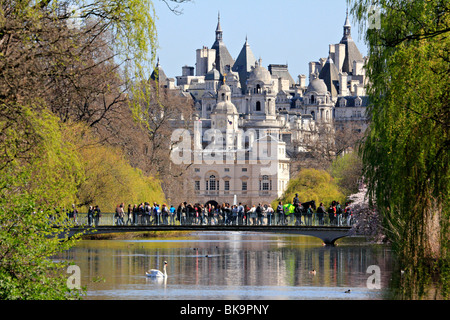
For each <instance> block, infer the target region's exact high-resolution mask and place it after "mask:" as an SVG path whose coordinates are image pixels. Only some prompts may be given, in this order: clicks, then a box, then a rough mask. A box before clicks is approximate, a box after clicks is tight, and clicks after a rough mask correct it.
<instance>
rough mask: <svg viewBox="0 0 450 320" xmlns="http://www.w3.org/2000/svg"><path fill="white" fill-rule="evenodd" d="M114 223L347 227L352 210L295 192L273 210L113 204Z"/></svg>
mask: <svg viewBox="0 0 450 320" xmlns="http://www.w3.org/2000/svg"><path fill="white" fill-rule="evenodd" d="M99 216H100V210H99V209H98V206H97V208H94V207H90V209H89V212H88V224H89V225H92V223H95V225H98V217H99ZM114 221H115V224H116V225H177V224H181V225H292V224H293V225H309V226H311V225H335V226H343V225H347V226H350V225H351V224H352V223H353V213H352V210H351V207H350V206H349V203H346V204H345V206H344V207H342V206H341V205H340V203H339V202H337V201H333V202H332V203H331V204H330V205H329V206H328V208H326V207H325V205H324V204H323V203H320V205H319V207H317V208H316V205H315V202H314V201H309V202H306V203H301V202H300V201H299V200H298V194H296V195H295V197H294V199H293V203H292V204H285V205H283V204H282V202H279V203H278V205H277V207H276V208H275V209H274V208H272V206H271V205H270V204H261V203H259V204H258V205H253V206H251V207H250V206H248V205H245V204H242V203H239V204H238V205H237V204H236V205H230V204H229V203H223V204H221V205H220V204H217V203H215V202H212V201H210V202H207V203H206V204H198V203H197V204H190V203H187V202H183V203H180V204H179V205H178V206H177V207H175V206H173V205H170V206H169V205H167V204H166V203H163V204H162V205H159V204H158V203H156V202H154V203H153V204H150V203H148V202H143V203H141V204H139V205H137V204H135V205H131V204H128V206H125V204H124V203H121V204H119V205H117V207H116V211H115V214H114Z"/></svg>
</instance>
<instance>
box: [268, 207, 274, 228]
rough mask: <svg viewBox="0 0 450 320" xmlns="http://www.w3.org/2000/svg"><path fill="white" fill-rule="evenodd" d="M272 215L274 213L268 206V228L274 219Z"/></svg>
mask: <svg viewBox="0 0 450 320" xmlns="http://www.w3.org/2000/svg"><path fill="white" fill-rule="evenodd" d="M273 213H274V212H273V208H272V205H271V204H269V205H268V206H267V224H268V225H269V226H271V225H272V224H273V219H274V214H273Z"/></svg>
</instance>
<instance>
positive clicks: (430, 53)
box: [349, 0, 450, 265]
mask: <svg viewBox="0 0 450 320" xmlns="http://www.w3.org/2000/svg"><path fill="white" fill-rule="evenodd" d="M349 2H350V3H351V4H352V12H353V13H354V15H355V16H356V18H357V19H358V20H359V22H360V25H361V27H362V28H363V29H364V30H365V40H366V42H367V44H368V49H369V60H368V63H367V66H366V69H367V76H368V78H369V79H370V81H369V85H368V88H367V92H368V94H369V95H370V100H371V106H370V107H369V108H368V113H369V117H370V119H371V123H370V128H369V130H368V131H367V134H366V137H365V143H364V144H363V146H362V150H361V151H362V159H363V163H364V170H363V174H364V177H365V178H366V179H367V182H368V193H369V196H370V197H371V199H372V200H376V205H377V208H378V211H379V212H380V214H381V215H382V217H383V219H384V226H385V228H386V231H387V232H388V236H389V238H390V239H391V240H392V241H393V243H394V247H395V248H396V249H397V251H398V253H399V254H400V257H401V258H402V260H404V261H410V262H411V263H413V265H419V264H421V263H423V262H424V261H427V263H428V262H430V261H431V262H432V261H440V262H445V261H448V260H447V259H448V254H449V251H448V250H449V239H450V234H449V212H450V210H449V205H450V203H449V199H450V192H449V190H450V189H449V181H450V152H449V151H450V148H449V147H450V135H449V127H450V108H449V94H450V90H449V84H450V73H449V72H448V71H449V69H450V37H449V36H450V2H449V1H442V0H430V1H410V0H396V1H393V0H379V1H370V0H359V1H356V0H355V1H349Z"/></svg>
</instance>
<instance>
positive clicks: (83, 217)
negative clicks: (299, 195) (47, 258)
mask: <svg viewBox="0 0 450 320" xmlns="http://www.w3.org/2000/svg"><path fill="white" fill-rule="evenodd" d="M69 219H71V220H72V221H73V220H74V218H69ZM279 221H280V219H279V217H278V214H274V215H273V217H272V218H271V219H270V221H269V219H268V218H267V217H265V218H263V219H262V220H260V219H258V218H256V219H255V220H254V221H253V220H252V219H248V220H247V221H242V219H238V222H237V224H238V225H268V224H271V225H278V224H279V223H278V222H279ZM165 222H167V224H169V225H180V224H194V225H195V224H197V225H198V224H200V223H201V219H200V218H194V219H193V220H192V221H188V220H187V219H186V220H182V221H179V220H177V219H176V218H174V219H173V220H172V219H170V218H167V221H163V219H162V217H161V216H160V217H159V221H156V219H155V218H154V217H153V216H151V217H149V218H148V219H147V218H144V217H143V216H138V217H137V221H136V223H135V222H134V221H132V219H131V220H130V221H128V216H127V214H125V216H124V217H123V219H122V221H119V220H118V219H117V217H116V216H115V214H114V213H109V212H107V213H102V214H101V217H100V218H99V219H98V222H97V223H98V224H97V225H99V226H115V225H120V224H121V223H123V225H149V224H150V223H151V224H158V223H159V224H165ZM296 222H297V218H296V217H294V216H293V215H289V216H285V224H284V225H296ZM301 222H302V225H311V226H321V225H324V226H330V225H341V226H351V225H353V224H354V222H355V219H354V217H351V219H350V220H348V219H346V218H345V217H344V216H343V215H342V217H341V221H340V224H338V222H337V221H336V223H333V224H332V223H331V222H330V218H329V217H328V214H325V215H324V218H323V224H320V223H319V218H318V217H317V214H316V213H314V214H313V215H312V218H311V222H310V223H309V221H308V218H306V217H305V216H302V217H301ZM231 223H232V222H231V221H230V219H227V220H224V219H222V218H220V217H217V218H215V219H214V218H211V219H207V218H205V219H204V220H203V224H205V225H207V224H213V225H214V224H218V225H223V224H231ZM76 224H77V225H88V224H89V221H88V217H87V214H86V213H78V215H77V217H76ZM95 224H96V221H95V218H94V219H92V225H95ZM234 224H236V223H234Z"/></svg>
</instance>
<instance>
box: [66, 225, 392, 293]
mask: <svg viewBox="0 0 450 320" xmlns="http://www.w3.org/2000/svg"><path fill="white" fill-rule="evenodd" d="M61 258H63V259H65V260H69V261H72V262H74V263H75V264H76V265H78V266H79V267H80V269H81V276H82V277H81V285H82V286H85V287H86V288H87V297H85V299H96V300H107V299H119V300H122V299H123V300H129V299H133V300H143V299H177V300H207V299H220V300H223V299H238V300H239V299H251V300H254V299H269V300H272V299H383V297H384V295H385V293H386V292H387V290H388V289H387V288H388V284H389V280H390V277H391V273H392V263H393V262H392V254H391V251H390V249H389V248H388V247H380V246H371V245H368V244H364V243H359V242H351V244H349V243H347V244H345V243H344V244H340V245H339V246H337V247H323V246H322V244H321V241H320V240H318V239H316V238H313V237H307V236H291V235H272V234H261V233H244V232H242V233H238V232H227V233H208V232H205V233H198V234H194V235H191V236H189V237H186V238H168V239H149V240H84V241H82V242H80V243H79V245H77V246H76V247H75V248H72V249H71V250H70V251H68V252H66V253H65V255H64V256H63V257H61ZM164 261H167V262H168V265H167V274H168V278H167V279H166V280H165V281H155V280H152V279H150V278H147V277H146V276H145V271H146V270H148V269H151V268H155V269H160V270H161V271H162V267H163V262H164ZM370 265H377V266H379V267H380V270H381V289H380V290H376V289H368V288H367V279H368V278H369V277H370V275H371V274H370V273H367V268H368V267H369V266H370ZM313 269H314V270H316V274H315V275H313V274H311V273H310V271H311V270H313ZM348 289H350V290H351V292H350V293H345V291H346V290H348Z"/></svg>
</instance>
